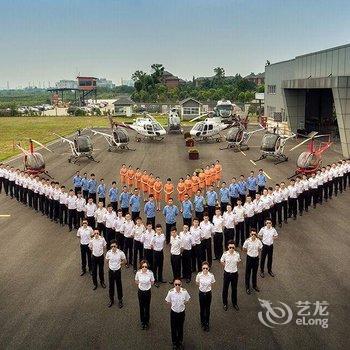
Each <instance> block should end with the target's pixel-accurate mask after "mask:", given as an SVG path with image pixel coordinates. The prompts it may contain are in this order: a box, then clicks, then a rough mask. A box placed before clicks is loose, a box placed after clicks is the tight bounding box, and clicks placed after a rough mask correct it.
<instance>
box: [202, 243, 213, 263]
mask: <svg viewBox="0 0 350 350" xmlns="http://www.w3.org/2000/svg"><path fill="white" fill-rule="evenodd" d="M201 247H202V258H201V263H202V262H203V261H208V263H209V266H211V264H212V262H213V255H212V251H211V249H212V248H211V238H206V239H203V240H202V243H201Z"/></svg>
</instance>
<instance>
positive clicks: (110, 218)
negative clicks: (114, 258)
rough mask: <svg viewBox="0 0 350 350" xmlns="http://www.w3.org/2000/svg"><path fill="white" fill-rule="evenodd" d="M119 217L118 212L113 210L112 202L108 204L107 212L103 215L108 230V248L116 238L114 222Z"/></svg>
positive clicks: (106, 230)
mask: <svg viewBox="0 0 350 350" xmlns="http://www.w3.org/2000/svg"><path fill="white" fill-rule="evenodd" d="M116 218H117V214H116V212H115V211H114V210H113V207H112V205H111V204H109V205H108V206H107V212H106V213H105V214H104V216H103V222H104V226H105V232H106V237H105V239H106V242H107V249H109V247H110V244H111V241H112V240H115V231H114V223H115V220H116Z"/></svg>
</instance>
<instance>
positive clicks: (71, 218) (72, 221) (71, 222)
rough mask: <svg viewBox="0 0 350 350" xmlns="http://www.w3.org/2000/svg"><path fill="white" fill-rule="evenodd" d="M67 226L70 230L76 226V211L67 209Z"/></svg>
mask: <svg viewBox="0 0 350 350" xmlns="http://www.w3.org/2000/svg"><path fill="white" fill-rule="evenodd" d="M68 226H69V229H70V230H71V229H72V228H73V226H74V227H76V226H77V210H76V209H68Z"/></svg>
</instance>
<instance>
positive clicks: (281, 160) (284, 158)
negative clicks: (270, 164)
mask: <svg viewBox="0 0 350 350" xmlns="http://www.w3.org/2000/svg"><path fill="white" fill-rule="evenodd" d="M284 162H288V157H286V156H284V157H282V158H281V159H279V160H277V162H275V163H274V164H275V165H278V164H281V163H284Z"/></svg>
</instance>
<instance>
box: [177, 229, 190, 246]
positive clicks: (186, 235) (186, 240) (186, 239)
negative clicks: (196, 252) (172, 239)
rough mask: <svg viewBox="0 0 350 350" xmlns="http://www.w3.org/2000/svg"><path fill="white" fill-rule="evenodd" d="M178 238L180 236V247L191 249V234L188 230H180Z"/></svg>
mask: <svg viewBox="0 0 350 350" xmlns="http://www.w3.org/2000/svg"><path fill="white" fill-rule="evenodd" d="M180 238H181V247H182V249H184V250H191V249H192V236H191V233H190V232H189V231H187V232H180Z"/></svg>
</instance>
